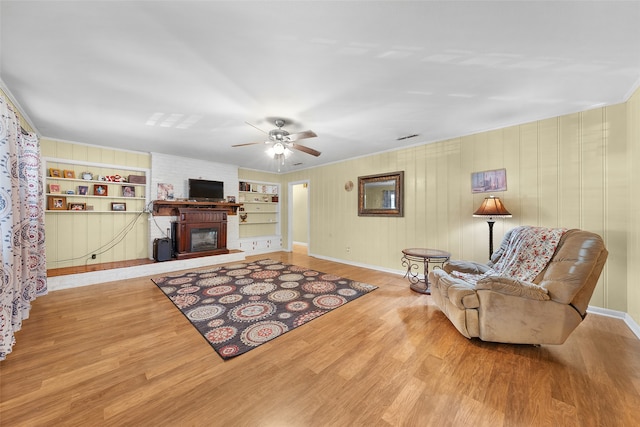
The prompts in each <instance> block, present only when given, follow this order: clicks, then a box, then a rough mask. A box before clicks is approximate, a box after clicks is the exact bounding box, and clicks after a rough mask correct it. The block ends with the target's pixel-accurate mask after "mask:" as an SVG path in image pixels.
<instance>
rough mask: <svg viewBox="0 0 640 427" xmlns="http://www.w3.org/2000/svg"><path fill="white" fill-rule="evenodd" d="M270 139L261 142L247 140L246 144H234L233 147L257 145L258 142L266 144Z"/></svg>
mask: <svg viewBox="0 0 640 427" xmlns="http://www.w3.org/2000/svg"><path fill="white" fill-rule="evenodd" d="M266 143H268V141H260V142H247V143H246V144H236V145H232V147H244V146H245V145H256V144H266Z"/></svg>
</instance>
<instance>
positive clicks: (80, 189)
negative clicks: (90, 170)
mask: <svg viewBox="0 0 640 427" xmlns="http://www.w3.org/2000/svg"><path fill="white" fill-rule="evenodd" d="M88 192H89V187H87V186H86V185H78V194H80V195H81V196H86V195H87V193H88Z"/></svg>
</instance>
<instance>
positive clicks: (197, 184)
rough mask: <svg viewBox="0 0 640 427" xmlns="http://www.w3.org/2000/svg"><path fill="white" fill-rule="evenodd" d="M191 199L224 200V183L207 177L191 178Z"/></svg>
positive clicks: (205, 200)
mask: <svg viewBox="0 0 640 427" xmlns="http://www.w3.org/2000/svg"><path fill="white" fill-rule="evenodd" d="M189 200H196V201H198V202H221V201H223V200H224V183H223V182H221V181H209V180H206V179H192V178H189Z"/></svg>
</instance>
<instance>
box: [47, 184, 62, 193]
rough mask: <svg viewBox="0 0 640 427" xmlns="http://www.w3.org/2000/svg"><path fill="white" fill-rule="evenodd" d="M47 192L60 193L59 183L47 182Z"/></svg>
mask: <svg viewBox="0 0 640 427" xmlns="http://www.w3.org/2000/svg"><path fill="white" fill-rule="evenodd" d="M49 193H53V194H60V184H49Z"/></svg>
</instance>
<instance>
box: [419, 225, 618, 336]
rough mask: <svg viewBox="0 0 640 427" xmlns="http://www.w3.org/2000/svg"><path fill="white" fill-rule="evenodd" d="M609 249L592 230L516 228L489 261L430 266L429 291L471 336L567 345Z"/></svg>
mask: <svg viewBox="0 0 640 427" xmlns="http://www.w3.org/2000/svg"><path fill="white" fill-rule="evenodd" d="M607 255H608V252H607V250H606V248H605V247H604V242H603V241H602V238H601V237H600V236H598V235H597V234H594V233H590V232H587V231H582V230H577V229H573V230H563V229H548V228H540V227H529V226H524V227H517V228H514V229H512V230H509V231H508V232H507V233H506V234H505V236H504V239H503V240H502V243H501V245H500V248H499V249H498V250H497V251H496V252H495V253H494V254H493V256H492V257H491V261H490V262H489V263H488V264H486V265H485V264H479V263H475V262H470V261H451V262H449V263H448V264H446V265H445V266H444V268H443V269H442V270H438V269H436V270H433V271H431V272H430V273H429V281H430V283H431V295H432V296H433V299H434V301H435V303H436V304H437V305H438V307H439V308H440V309H441V310H442V311H443V312H444V314H445V315H446V316H447V317H448V318H449V320H450V321H451V323H453V325H454V326H455V327H456V328H457V329H458V331H460V333H461V334H462V335H464V336H465V337H467V338H473V337H478V338H480V339H481V340H483V341H494V342H504V343H520V344H562V343H563V342H564V341H565V340H566V339H567V337H568V336H569V334H570V333H571V332H572V331H573V330H574V329H575V328H576V327H577V326H578V325H579V324H580V322H581V321H582V320H583V319H584V317H585V316H586V310H587V306H588V304H589V300H590V299H591V295H592V294H593V290H594V288H595V286H596V283H597V281H598V278H599V277H600V273H601V272H602V269H603V267H604V264H605V261H606V259H607Z"/></svg>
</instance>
